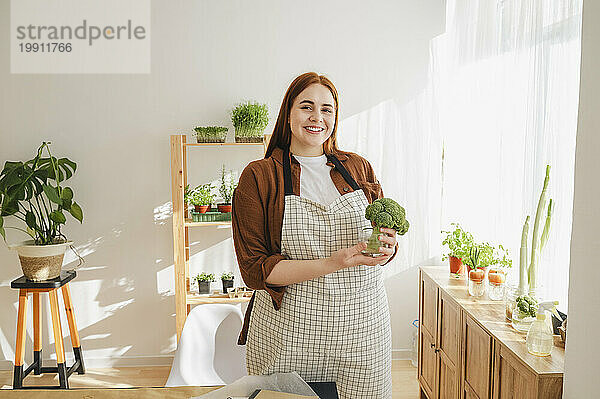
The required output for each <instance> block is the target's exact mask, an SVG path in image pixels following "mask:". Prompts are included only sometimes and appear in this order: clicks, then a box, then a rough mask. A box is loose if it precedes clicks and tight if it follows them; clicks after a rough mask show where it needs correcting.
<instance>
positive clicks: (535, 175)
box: [340, 0, 582, 309]
mask: <svg viewBox="0 0 600 399" xmlns="http://www.w3.org/2000/svg"><path fill="white" fill-rule="evenodd" d="M581 7H582V5H581V0H527V1H522V0H469V1H466V0H448V1H447V13H446V33H444V34H443V35H440V36H438V37H437V38H435V39H434V40H433V41H432V43H431V60H430V74H429V85H428V86H427V88H426V90H424V91H423V92H422V93H421V94H420V95H418V96H417V97H416V98H415V99H414V100H413V101H411V102H409V103H405V104H398V103H397V102H395V101H394V100H390V101H387V102H384V103H382V104H379V105H378V106H377V107H374V108H373V109H371V110H368V111H365V112H363V113H361V114H359V115H355V116H353V117H352V118H349V119H346V120H344V121H343V122H342V124H341V126H340V127H341V129H343V134H341V135H340V139H341V143H340V144H341V147H342V148H344V149H349V150H351V151H355V152H358V153H360V154H362V155H364V156H365V157H366V158H367V159H369V161H370V162H371V163H372V164H373V167H374V168H375V171H376V172H377V174H378V177H379V180H380V181H381V183H382V185H383V187H384V191H385V194H386V196H389V197H392V198H394V199H396V200H397V201H398V202H400V203H401V204H402V205H403V206H405V208H406V210H407V216H408V219H409V221H410V222H411V230H410V231H409V233H408V234H407V236H406V238H405V239H400V240H399V242H400V249H401V251H400V254H399V258H398V259H396V260H394V261H393V262H392V263H391V264H390V268H389V269H388V270H387V271H386V272H387V273H388V274H389V273H396V272H399V271H402V270H403V269H405V268H406V267H409V266H412V265H416V264H420V263H422V262H423V261H425V260H427V259H430V258H431V257H432V256H435V255H439V254H440V252H441V248H440V241H441V240H440V227H441V228H448V227H449V224H450V222H460V223H461V224H462V225H463V227H464V228H466V229H467V230H469V231H471V232H472V233H473V234H474V235H475V237H476V239H477V240H478V241H488V242H490V243H492V244H493V245H497V244H503V245H504V246H505V247H507V248H509V250H510V252H511V257H512V259H513V272H515V273H514V275H517V274H518V273H516V272H518V261H519V260H518V258H519V256H518V254H519V248H520V237H521V229H522V226H523V222H524V220H525V217H526V215H530V216H531V218H532V219H533V218H534V217H535V209H536V206H537V201H538V198H539V195H540V192H541V187H542V183H543V178H544V173H545V165H546V164H550V165H551V172H550V184H549V198H552V199H553V202H554V205H555V209H554V214H553V217H552V228H551V231H550V237H549V240H548V243H547V244H546V248H545V250H544V252H543V253H542V256H541V258H540V261H539V265H540V266H539V280H540V283H541V286H542V287H541V292H540V293H541V295H542V296H543V297H544V298H548V299H550V298H555V299H558V300H559V301H561V306H560V308H561V309H566V303H567V287H568V269H569V257H570V255H569V249H570V237H571V223H572V219H571V215H572V204H573V183H574V181H573V175H574V157H575V133H576V127H577V107H578V93H579V62H580V43H581ZM442 154H443V161H442ZM531 230H532V228H531V227H530V237H531Z"/></svg>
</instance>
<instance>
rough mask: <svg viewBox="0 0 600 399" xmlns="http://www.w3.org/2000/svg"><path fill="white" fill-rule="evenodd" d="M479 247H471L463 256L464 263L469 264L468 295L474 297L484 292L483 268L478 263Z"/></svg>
mask: <svg viewBox="0 0 600 399" xmlns="http://www.w3.org/2000/svg"><path fill="white" fill-rule="evenodd" d="M480 255H481V249H480V248H478V247H477V246H474V247H473V248H471V250H470V252H469V256H468V257H467V258H465V259H464V260H463V261H464V263H465V264H466V265H467V266H469V268H470V271H469V295H471V296H474V297H479V296H482V295H483V293H484V292H485V285H484V282H483V280H484V279H485V270H484V269H483V267H481V265H480V263H479V257H480Z"/></svg>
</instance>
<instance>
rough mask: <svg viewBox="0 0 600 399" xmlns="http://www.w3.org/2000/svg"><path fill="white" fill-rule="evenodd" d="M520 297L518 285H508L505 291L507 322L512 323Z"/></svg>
mask: <svg viewBox="0 0 600 399" xmlns="http://www.w3.org/2000/svg"><path fill="white" fill-rule="evenodd" d="M518 296H519V285H518V284H507V285H506V287H505V289H504V309H505V316H506V320H508V321H511V322H512V316H513V311H514V309H515V306H517V297H518Z"/></svg>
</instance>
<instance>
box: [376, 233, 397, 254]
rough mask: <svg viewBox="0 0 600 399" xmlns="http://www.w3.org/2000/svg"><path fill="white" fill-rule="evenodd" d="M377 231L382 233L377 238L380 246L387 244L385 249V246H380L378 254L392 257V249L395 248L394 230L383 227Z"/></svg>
mask: <svg viewBox="0 0 600 399" xmlns="http://www.w3.org/2000/svg"><path fill="white" fill-rule="evenodd" d="M379 230H380V231H381V232H382V233H384V234H381V235H380V236H379V241H381V243H382V244H388V246H387V248H386V246H385V245H382V246H381V247H380V248H379V252H381V253H382V254H385V255H389V256H388V258H389V257H391V256H392V255H394V247H395V246H396V230H394V229H388V228H385V227H380V228H379Z"/></svg>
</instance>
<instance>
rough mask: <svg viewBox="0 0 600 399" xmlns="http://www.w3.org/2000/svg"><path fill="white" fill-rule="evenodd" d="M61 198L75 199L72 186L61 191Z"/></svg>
mask: <svg viewBox="0 0 600 399" xmlns="http://www.w3.org/2000/svg"><path fill="white" fill-rule="evenodd" d="M60 198H62V199H63V200H65V199H66V200H69V201H70V200H72V199H73V190H71V188H70V187H65V188H63V190H62V192H61V193H60Z"/></svg>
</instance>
